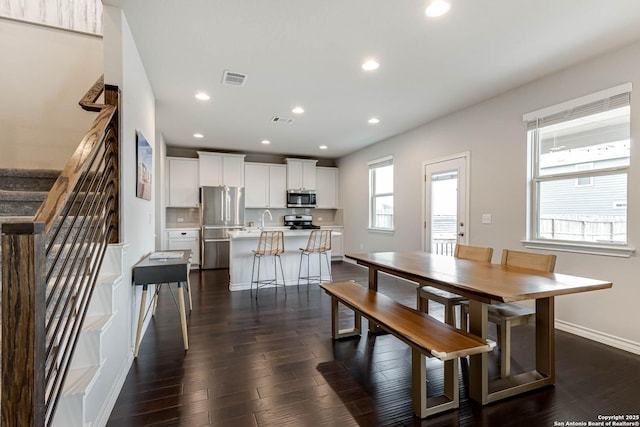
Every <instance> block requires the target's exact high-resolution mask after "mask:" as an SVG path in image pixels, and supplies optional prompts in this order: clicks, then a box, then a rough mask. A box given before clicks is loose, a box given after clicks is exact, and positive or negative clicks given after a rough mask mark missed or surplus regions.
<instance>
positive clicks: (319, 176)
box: [316, 167, 338, 209]
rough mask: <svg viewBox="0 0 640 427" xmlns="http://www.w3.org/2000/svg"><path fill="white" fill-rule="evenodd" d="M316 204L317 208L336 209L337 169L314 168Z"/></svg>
mask: <svg viewBox="0 0 640 427" xmlns="http://www.w3.org/2000/svg"><path fill="white" fill-rule="evenodd" d="M316 203H317V206H316V207H317V208H324V209H335V208H337V207H338V168H327V167H317V168H316Z"/></svg>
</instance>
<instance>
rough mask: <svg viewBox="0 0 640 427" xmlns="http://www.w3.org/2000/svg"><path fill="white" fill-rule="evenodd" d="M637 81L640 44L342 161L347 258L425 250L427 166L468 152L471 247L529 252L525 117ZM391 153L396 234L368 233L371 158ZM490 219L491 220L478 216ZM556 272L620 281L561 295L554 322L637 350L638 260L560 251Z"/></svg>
mask: <svg viewBox="0 0 640 427" xmlns="http://www.w3.org/2000/svg"><path fill="white" fill-rule="evenodd" d="M625 82H632V83H633V84H634V86H635V87H636V90H640V43H636V44H633V45H630V46H627V47H624V48H622V49H619V50H617V51H613V52H610V53H608V54H606V55H603V56H600V57H597V58H594V59H592V60H590V61H588V62H585V63H582V64H579V65H576V66H574V67H571V68H569V69H566V70H564V71H562V72H559V73H556V74H553V75H550V76H547V77H545V78H543V79H540V80H538V81H535V82H532V83H530V84H527V85H525V86H522V87H520V88H517V89H514V90H511V91H509V92H506V93H504V94H502V95H500V96H497V97H494V98H492V99H490V100H487V101H485V102H483V103H480V104H478V105H475V106H472V107H469V108H466V109H464V110H461V111H458V112H456V113H454V114H451V115H448V116H446V117H442V118H440V119H437V120H434V121H432V122H430V123H427V124H425V125H423V126H421V127H419V128H416V129H414V130H412V131H410V132H407V133H404V134H402V135H398V136H396V137H393V138H390V139H388V140H385V141H382V142H380V143H378V144H376V145H374V146H371V147H368V148H366V149H363V150H361V151H358V152H355V153H353V154H350V155H348V156H345V157H343V158H341V159H339V160H338V165H339V167H340V195H341V203H342V206H343V208H344V225H345V241H344V245H345V252H346V253H349V252H362V251H383V250H420V249H422V241H421V240H422V238H421V236H422V228H421V226H422V203H423V194H422V193H423V176H422V170H421V169H422V163H423V162H424V161H427V160H431V159H436V158H439V157H445V156H449V155H452V154H456V153H460V152H465V151H469V152H470V153H471V167H470V188H469V191H470V206H469V212H470V223H469V228H468V230H467V231H468V233H469V243H470V244H475V245H483V246H491V247H493V248H494V249H495V250H494V259H493V261H494V262H499V259H500V254H501V252H502V249H503V248H509V249H515V250H526V249H525V248H524V247H523V245H522V244H521V243H520V241H521V240H522V239H524V238H525V233H526V230H525V225H526V224H525V223H526V214H527V212H526V185H527V182H526V167H527V138H526V125H525V123H524V122H523V121H522V115H523V114H524V113H527V112H530V111H534V110H537V109H540V108H543V107H547V106H550V105H554V104H557V103H561V102H564V101H567V100H571V99H574V98H578V97H580V96H583V95H587V94H590V93H593V92H597V91H599V90H602V89H607V88H610V87H614V86H617V85H619V84H622V83H625ZM638 99H640V98H639V97H638V96H634V95H633V94H632V100H631V111H632V112H631V115H632V117H631V141H632V151H631V168H630V172H629V189H630V191H629V206H628V215H629V218H630V224H629V245H630V246H634V245H637V244H638V243H639V242H640V221H634V219H635V218H637V217H638V216H637V213H638V212H640V193H638V192H637V191H634V190H633V189H634V187H636V186H637V185H638V184H637V183H640V174H639V172H638V171H639V170H640V151H638V150H637V149H635V145H634V143H635V142H637V141H639V140H640V101H638ZM386 155H393V156H394V165H395V177H394V179H395V203H396V211H395V214H396V218H395V224H396V230H395V232H394V233H393V234H380V233H373V232H369V231H368V230H367V215H368V212H367V206H368V201H367V197H368V181H367V170H368V169H367V162H368V161H370V160H374V159H377V158H379V157H382V156H386ZM483 213H491V214H492V217H493V223H492V224H482V223H481V215H482V214H483ZM557 255H558V262H557V265H556V271H557V272H560V273H567V274H576V275H583V276H589V277H594V278H601V279H607V280H611V281H613V282H614V286H613V288H612V289H611V290H606V291H596V292H588V293H584V294H577V295H571V296H563V297H559V298H557V299H556V318H557V322H556V326H557V327H559V328H562V329H565V330H569V331H571V332H574V333H579V334H581V335H583V336H587V337H591V338H594V339H597V340H599V341H602V342H607V343H610V344H615V345H616V346H619V347H621V348H625V349H627V350H631V351H634V352H636V353H640V328H638V324H639V323H640V322H639V320H640V318H639V315H638V311H637V309H636V307H637V304H638V301H640V287H639V286H638V284H637V280H636V276H637V272H638V271H640V261H639V259H638V257H637V255H636V254H634V255H633V256H632V257H631V258H614V257H607V256H597V255H585V254H577V253H567V252H558V253H557Z"/></svg>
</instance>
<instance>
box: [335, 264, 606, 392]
mask: <svg viewBox="0 0 640 427" xmlns="http://www.w3.org/2000/svg"><path fill="white" fill-rule="evenodd" d="M345 256H346V257H347V258H348V259H351V260H354V261H356V262H357V263H358V264H359V265H362V266H365V267H368V268H369V289H371V290H375V291H377V290H378V273H379V272H383V273H387V274H390V275H392V276H397V277H401V278H403V279H406V280H409V281H411V282H415V283H416V284H417V285H418V286H423V285H426V284H428V285H429V286H435V287H437V288H440V289H443V290H446V291H449V292H453V293H456V294H459V295H462V296H464V297H466V298H468V299H469V332H470V333H472V334H474V335H476V336H478V337H480V338H482V339H484V340H486V339H487V331H488V318H487V307H488V305H489V304H499V303H503V302H515V301H523V300H535V307H536V319H535V369H534V370H532V371H530V372H525V373H521V374H517V375H511V376H510V377H508V378H501V379H498V380H493V381H489V367H488V356H487V353H482V354H477V355H473V356H469V358H470V360H469V396H470V397H471V398H472V399H473V400H475V401H476V402H478V403H481V404H483V405H485V404H488V403H491V402H495V401H497V400H501V399H504V398H507V397H511V396H514V395H517V394H521V393H525V392H528V391H530V390H535V389H538V388H541V387H545V386H549V385H553V384H554V383H555V346H554V341H555V338H554V331H555V328H554V298H555V297H556V296H560V295H569V294H574V293H579V292H588V291H595V290H598V289H608V288H611V287H612V286H613V284H612V283H611V282H608V281H603V280H596V279H589V278H585V277H578V276H570V275H567V274H559V273H544V272H539V271H535V270H528V269H523V268H516V267H511V266H505V265H501V264H490V263H481V262H475V261H468V260H463V259H458V258H454V257H452V256H445V255H434V254H431V253H427V252H376V253H365V254H347V255H345ZM370 330H373V331H374V332H375V331H376V329H375V325H373V327H372V326H371V325H370Z"/></svg>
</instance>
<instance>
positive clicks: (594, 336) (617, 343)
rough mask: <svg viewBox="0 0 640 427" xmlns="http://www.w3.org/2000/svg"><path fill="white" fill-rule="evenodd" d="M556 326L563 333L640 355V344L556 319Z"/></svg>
mask: <svg viewBox="0 0 640 427" xmlns="http://www.w3.org/2000/svg"><path fill="white" fill-rule="evenodd" d="M555 326H556V329H559V330H561V331H564V332H568V333H570V334H573V335H577V336H579V337H583V338H587V339H590V340H592V341H596V342H599V343H602V344H605V345H608V346H611V347H615V348H618V349H620V350H624V351H628V352H629V353H633V354H638V355H640V343H638V342H634V341H631V340H627V339H624V338H620V337H617V336H615V335H610V334H606V333H604V332H600V331H596V330H593V329H589V328H585V327H584V326H580V325H576V324H574V323H569V322H565V321H564V320H558V319H556V321H555Z"/></svg>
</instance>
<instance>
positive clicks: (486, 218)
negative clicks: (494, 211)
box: [482, 213, 491, 224]
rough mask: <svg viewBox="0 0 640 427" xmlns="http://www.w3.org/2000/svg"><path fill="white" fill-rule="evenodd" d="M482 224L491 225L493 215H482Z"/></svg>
mask: <svg viewBox="0 0 640 427" xmlns="http://www.w3.org/2000/svg"><path fill="white" fill-rule="evenodd" d="M482 223H483V224H491V214H490V213H485V214H482Z"/></svg>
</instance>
